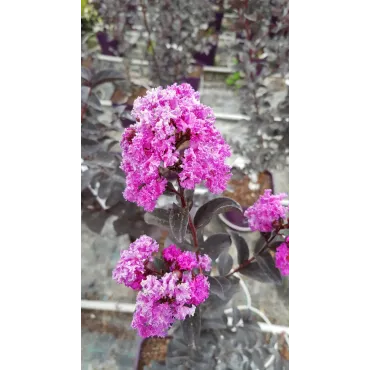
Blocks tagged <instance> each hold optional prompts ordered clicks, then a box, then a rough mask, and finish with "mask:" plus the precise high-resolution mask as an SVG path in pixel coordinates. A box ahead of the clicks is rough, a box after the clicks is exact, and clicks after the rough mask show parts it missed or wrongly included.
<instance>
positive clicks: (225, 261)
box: [217, 252, 233, 276]
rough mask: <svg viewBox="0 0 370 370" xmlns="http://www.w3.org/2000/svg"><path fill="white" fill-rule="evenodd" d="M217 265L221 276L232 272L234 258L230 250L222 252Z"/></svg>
mask: <svg viewBox="0 0 370 370" xmlns="http://www.w3.org/2000/svg"><path fill="white" fill-rule="evenodd" d="M217 267H218V272H219V273H220V275H221V276H226V275H227V274H228V273H229V272H230V270H231V268H232V267H233V258H232V257H231V256H230V254H229V253H228V252H222V253H221V254H220V257H218V263H217Z"/></svg>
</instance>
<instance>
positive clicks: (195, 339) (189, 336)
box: [181, 306, 201, 349]
mask: <svg viewBox="0 0 370 370" xmlns="http://www.w3.org/2000/svg"><path fill="white" fill-rule="evenodd" d="M200 323H201V319H200V307H199V306H198V307H197V308H196V310H195V312H194V315H193V316H190V317H187V318H186V319H185V320H184V321H183V322H182V324H181V327H182V332H183V334H184V339H185V342H187V343H188V346H189V347H191V348H192V349H196V348H197V347H198V346H199V339H200Z"/></svg>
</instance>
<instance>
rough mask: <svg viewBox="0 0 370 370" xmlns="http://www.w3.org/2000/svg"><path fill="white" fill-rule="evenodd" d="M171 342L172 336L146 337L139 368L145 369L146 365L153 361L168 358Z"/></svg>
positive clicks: (142, 346)
mask: <svg viewBox="0 0 370 370" xmlns="http://www.w3.org/2000/svg"><path fill="white" fill-rule="evenodd" d="M169 342H170V338H147V339H144V341H143V342H142V345H141V351H140V360H139V365H138V370H144V367H145V366H147V365H149V364H150V363H151V362H152V361H157V362H164V361H165V360H166V355H167V348H168V344H169Z"/></svg>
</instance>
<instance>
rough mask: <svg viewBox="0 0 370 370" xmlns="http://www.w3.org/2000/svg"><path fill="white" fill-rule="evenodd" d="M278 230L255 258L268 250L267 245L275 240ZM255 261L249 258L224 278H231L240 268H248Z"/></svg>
mask: <svg viewBox="0 0 370 370" xmlns="http://www.w3.org/2000/svg"><path fill="white" fill-rule="evenodd" d="M279 231H280V228H279V229H278V230H277V231H276V233H275V234H274V235H273V236H272V237H271V238H270V239H269V240H267V241H266V242H265V244H264V246H263V247H262V248H261V250H260V251H259V252H258V253H257V254H256V255H257V256H258V255H260V254H261V253H262V252H264V251H265V250H266V249H268V247H269V244H270V243H271V242H272V241H273V240H274V239H275V237H276V236H277V235H279ZM255 259H256V257H255V256H253V257H251V258H250V259H249V260H247V261H244V262H242V263H241V264H240V265H239V266H238V267H237V268H235V269H233V270H231V271H230V272H229V273H228V274H227V275H226V277H228V276H231V275H232V274H235V272H238V271H239V270H241V269H242V268H244V267H246V266H248V265H249V264H250V263H251V262H253V261H254V260H255Z"/></svg>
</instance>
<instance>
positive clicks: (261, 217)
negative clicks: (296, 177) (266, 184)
mask: <svg viewBox="0 0 370 370" xmlns="http://www.w3.org/2000/svg"><path fill="white" fill-rule="evenodd" d="M286 196H287V195H286V194H284V193H281V194H277V195H272V194H271V189H267V190H265V193H264V194H263V195H261V196H260V197H259V199H258V200H257V202H256V203H254V204H253V206H252V207H249V208H248V209H247V210H246V211H245V213H244V216H245V217H247V218H248V224H249V227H250V228H251V229H252V230H253V231H256V230H258V231H262V232H269V231H272V230H273V229H274V227H273V222H274V221H278V220H279V219H280V218H285V217H286V215H287V213H288V207H285V206H283V205H281V200H282V199H284V198H286Z"/></svg>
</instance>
